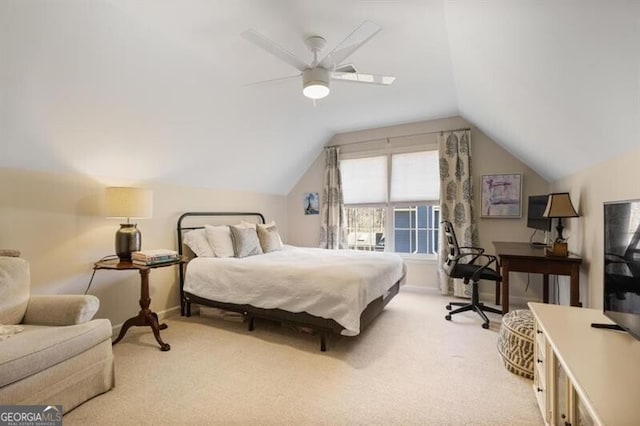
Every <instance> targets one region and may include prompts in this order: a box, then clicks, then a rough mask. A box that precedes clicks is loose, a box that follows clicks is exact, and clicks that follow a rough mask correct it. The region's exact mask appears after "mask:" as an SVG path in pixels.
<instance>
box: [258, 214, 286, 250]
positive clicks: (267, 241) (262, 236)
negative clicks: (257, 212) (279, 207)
mask: <svg viewBox="0 0 640 426" xmlns="http://www.w3.org/2000/svg"><path fill="white" fill-rule="evenodd" d="M271 223H273V222H271ZM257 232H258V239H259V240H260V246H261V247H262V251H263V252H265V253H269V252H272V251H276V250H282V240H281V239H280V234H279V233H278V228H277V227H276V225H275V224H273V225H271V226H267V225H258V227H257Z"/></svg>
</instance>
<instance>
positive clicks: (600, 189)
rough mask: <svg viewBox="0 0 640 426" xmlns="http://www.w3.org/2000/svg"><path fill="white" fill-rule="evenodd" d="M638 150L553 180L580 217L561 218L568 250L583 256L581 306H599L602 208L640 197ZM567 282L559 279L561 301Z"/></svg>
mask: <svg viewBox="0 0 640 426" xmlns="http://www.w3.org/2000/svg"><path fill="white" fill-rule="evenodd" d="M638 164H640V150H637V151H632V152H629V153H628V154H626V155H624V156H622V157H619V158H616V159H613V160H609V161H606V162H603V163H600V164H598V165H596V166H593V167H589V168H587V169H585V170H582V171H580V172H579V173H575V174H573V175H571V176H569V177H566V178H564V179H560V180H558V181H555V182H553V189H554V191H558V192H560V191H562V192H564V191H568V192H569V193H570V195H571V200H572V201H573V204H574V206H575V208H576V210H577V211H578V214H579V215H580V217H578V218H574V219H567V220H565V221H563V225H566V228H565V231H564V232H563V234H564V235H565V236H568V237H569V240H568V244H569V250H570V251H573V252H576V253H579V254H580V256H581V257H582V258H583V263H582V267H581V274H580V294H581V299H582V301H583V305H584V306H587V307H591V308H596V309H602V306H603V305H602V304H603V281H602V279H603V274H604V269H603V268H604V261H603V256H604V254H603V250H604V217H603V213H604V209H603V203H604V202H607V201H617V200H631V199H640V168H639V167H638ZM568 288H569V287H568V282H567V280H566V279H564V278H563V279H562V280H561V287H560V290H561V292H560V296H561V302H563V303H567V301H568V300H569V292H568Z"/></svg>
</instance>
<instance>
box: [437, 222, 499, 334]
mask: <svg viewBox="0 0 640 426" xmlns="http://www.w3.org/2000/svg"><path fill="white" fill-rule="evenodd" d="M441 223H442V230H443V231H444V234H445V238H446V242H447V260H446V262H445V270H446V273H447V275H448V276H450V277H451V278H462V280H463V281H464V283H465V284H469V281H471V303H460V302H450V303H449V304H448V305H447V306H446V308H447V310H449V311H451V307H452V306H460V307H459V308H457V309H455V310H453V311H451V312H449V313H448V314H447V315H446V316H445V317H444V318H445V319H446V320H447V321H451V315H455V314H459V313H460V312H466V311H476V312H477V313H478V315H480V316H481V317H482V319H483V320H484V322H483V323H482V328H489V318H487V315H486V314H485V312H493V313H494V314H500V315H502V311H500V310H498V309H495V308H491V307H489V306H485V305H484V303H482V302H480V299H479V296H478V281H479V280H491V281H495V282H496V283H499V282H501V281H502V277H501V276H500V274H499V273H498V272H497V270H496V269H497V265H498V260H497V258H496V257H495V256H491V255H489V254H484V249H483V248H480V247H460V246H458V239H457V238H456V234H455V232H454V230H453V225H452V224H451V222H449V221H448V220H443V221H442V222H441ZM468 258H471V259H470V260H468V261H467V262H465V261H464V260H463V259H468ZM480 259H483V260H485V261H486V262H485V263H484V264H476V263H475V262H476V261H480ZM492 264H495V265H496V269H492V268H490V265H492Z"/></svg>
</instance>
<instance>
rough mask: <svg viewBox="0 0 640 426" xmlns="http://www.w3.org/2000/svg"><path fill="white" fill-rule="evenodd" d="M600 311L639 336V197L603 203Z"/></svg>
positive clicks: (639, 337) (630, 332) (638, 337)
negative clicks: (602, 293)
mask: <svg viewBox="0 0 640 426" xmlns="http://www.w3.org/2000/svg"><path fill="white" fill-rule="evenodd" d="M604 314H605V316H607V317H608V318H609V319H611V320H612V321H613V322H615V323H616V324H617V325H619V326H620V327H621V328H622V329H624V330H626V331H627V332H629V334H631V335H633V336H634V337H635V338H636V339H639V340H640V200H632V201H616V202H609V203H604Z"/></svg>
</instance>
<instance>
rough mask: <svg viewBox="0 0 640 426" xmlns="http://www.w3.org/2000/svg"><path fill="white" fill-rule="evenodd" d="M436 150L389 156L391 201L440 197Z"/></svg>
mask: <svg viewBox="0 0 640 426" xmlns="http://www.w3.org/2000/svg"><path fill="white" fill-rule="evenodd" d="M438 164H439V161H438V151H422V152H412V153H408V154H394V155H392V156H391V201H420V200H425V201H427V200H437V199H439V198H440V169H439V167H438Z"/></svg>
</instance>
